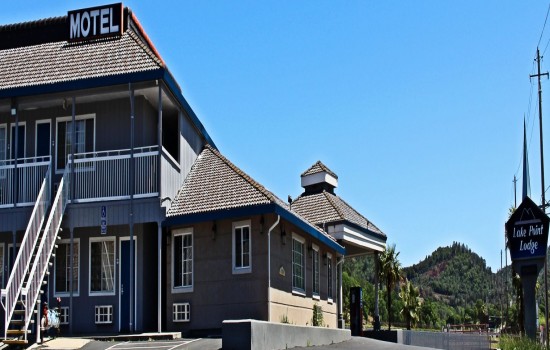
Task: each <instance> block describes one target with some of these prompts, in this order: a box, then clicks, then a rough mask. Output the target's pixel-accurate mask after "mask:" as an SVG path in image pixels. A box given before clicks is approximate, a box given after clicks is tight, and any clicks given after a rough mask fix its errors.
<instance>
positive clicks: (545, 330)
mask: <svg viewBox="0 0 550 350" xmlns="http://www.w3.org/2000/svg"><path fill="white" fill-rule="evenodd" d="M542 76H546V78H548V72H546V73H542V74H541V72H540V51H539V48H538V47H537V74H533V75H530V76H529V77H530V78H534V77H537V80H538V84H539V128H540V182H541V186H542V211H543V212H545V213H546V198H545V193H544V192H545V189H546V188H545V187H544V147H543V143H542V87H541V84H540V77H542ZM547 274H548V247H546V258H545V259H544V320H545V321H546V326H545V328H544V332H545V333H546V334H545V335H546V336H545V340H546V349H548V277H547Z"/></svg>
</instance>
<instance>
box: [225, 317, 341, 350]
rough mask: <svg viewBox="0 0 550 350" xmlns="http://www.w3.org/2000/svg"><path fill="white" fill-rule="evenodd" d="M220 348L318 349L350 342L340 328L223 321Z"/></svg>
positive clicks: (249, 321) (226, 349) (251, 321)
mask: <svg viewBox="0 0 550 350" xmlns="http://www.w3.org/2000/svg"><path fill="white" fill-rule="evenodd" d="M222 337H223V340H222V342H223V343H222V344H223V349H224V350H231V349H239V350H241V349H289V348H293V347H297V346H301V347H306V346H319V345H329V344H335V343H341V342H343V341H346V340H350V339H351V332H350V331H349V330H344V329H331V328H322V327H305V326H293V325H286V324H278V323H270V322H262V321H255V320H235V321H224V323H223V335H222Z"/></svg>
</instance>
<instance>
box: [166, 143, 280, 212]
mask: <svg viewBox="0 0 550 350" xmlns="http://www.w3.org/2000/svg"><path fill="white" fill-rule="evenodd" d="M269 203H276V204H279V205H281V206H286V204H285V203H284V202H283V201H281V200H280V199H279V198H277V197H276V196H275V195H274V194H273V193H271V192H270V191H268V190H267V189H266V188H265V187H264V186H262V185H261V184H260V183H258V182H256V181H255V180H254V179H252V178H251V177H250V176H248V175H247V174H246V173H245V172H243V171H242V170H241V169H239V168H237V167H236V166H235V165H234V164H233V163H231V162H230V161H229V160H228V159H227V158H225V157H224V156H222V155H221V154H220V153H219V152H218V151H216V150H215V149H214V148H212V147H211V146H209V145H206V146H205V148H204V150H203V151H202V152H201V154H200V155H199V157H198V158H197V160H196V161H195V163H194V164H193V167H192V168H191V171H190V172H189V174H188V175H187V177H186V179H185V182H184V184H183V186H182V187H181V188H180V190H179V192H178V194H177V195H176V197H175V198H174V200H173V202H172V206H171V208H170V210H169V211H168V213H167V216H168V217H170V216H176V215H186V214H195V213H201V212H207V211H215V210H222V209H231V208H237V207H246V206H254V205H261V204H269Z"/></svg>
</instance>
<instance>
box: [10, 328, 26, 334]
mask: <svg viewBox="0 0 550 350" xmlns="http://www.w3.org/2000/svg"><path fill="white" fill-rule="evenodd" d="M25 333H30V331H25V330H24V329H8V331H7V332H6V334H8V335H24V334H25Z"/></svg>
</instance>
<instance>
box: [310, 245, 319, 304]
mask: <svg viewBox="0 0 550 350" xmlns="http://www.w3.org/2000/svg"><path fill="white" fill-rule="evenodd" d="M311 248H312V251H311V294H312V298H313V299H315V300H321V253H320V252H319V246H318V245H316V244H312V245H311ZM314 252H317V269H316V270H314V267H315V253H314ZM316 273H317V275H318V277H319V290H318V291H317V292H315V274H316Z"/></svg>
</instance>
